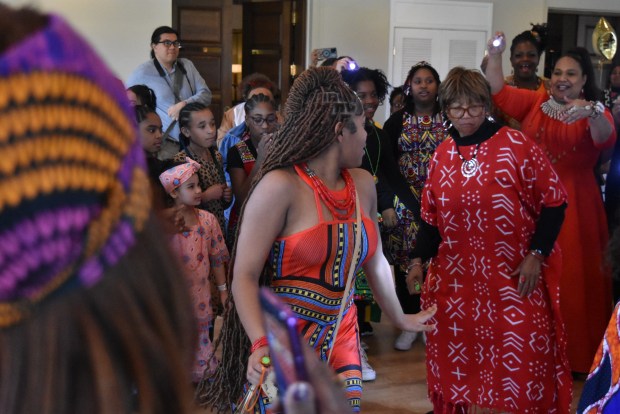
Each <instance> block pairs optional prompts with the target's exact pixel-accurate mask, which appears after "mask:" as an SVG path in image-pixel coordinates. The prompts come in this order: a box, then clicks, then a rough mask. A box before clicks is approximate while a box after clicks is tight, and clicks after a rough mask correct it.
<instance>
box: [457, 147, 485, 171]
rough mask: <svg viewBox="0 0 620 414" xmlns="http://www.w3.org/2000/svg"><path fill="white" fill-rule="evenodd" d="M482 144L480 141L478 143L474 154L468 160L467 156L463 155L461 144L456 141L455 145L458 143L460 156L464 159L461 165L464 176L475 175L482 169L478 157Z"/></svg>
mask: <svg viewBox="0 0 620 414" xmlns="http://www.w3.org/2000/svg"><path fill="white" fill-rule="evenodd" d="M480 144H481V143H480V142H479V143H478V144H477V145H476V148H474V155H472V157H471V159H470V160H466V159H465V157H463V155H461V151H460V150H459V146H458V145H457V144H456V143H454V145H456V152H457V154H458V155H459V158H460V159H461V161H463V164H462V165H461V174H463V177H465V178H469V177H473V176H474V175H476V173H477V172H478V170H479V169H480V163H479V162H478V160H477V159H476V156H477V155H478V149H479V148H480Z"/></svg>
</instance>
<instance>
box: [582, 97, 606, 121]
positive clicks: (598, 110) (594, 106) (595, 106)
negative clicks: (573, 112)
mask: <svg viewBox="0 0 620 414" xmlns="http://www.w3.org/2000/svg"><path fill="white" fill-rule="evenodd" d="M586 109H589V110H591V111H592V113H591V114H590V118H592V119H596V118H598V117H599V116H601V114H602V113H603V112H605V105H603V103H602V102H600V101H596V102H594V101H590V105H587V106H586Z"/></svg>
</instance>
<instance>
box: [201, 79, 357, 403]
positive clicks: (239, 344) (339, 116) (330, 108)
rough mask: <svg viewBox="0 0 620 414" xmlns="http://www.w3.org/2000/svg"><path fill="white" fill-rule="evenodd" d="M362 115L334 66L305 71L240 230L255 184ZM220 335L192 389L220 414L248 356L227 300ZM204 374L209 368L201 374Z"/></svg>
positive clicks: (236, 391) (235, 392) (314, 151)
mask: <svg viewBox="0 0 620 414" xmlns="http://www.w3.org/2000/svg"><path fill="white" fill-rule="evenodd" d="M362 114H363V108H362V104H361V102H360V101H359V99H358V98H357V96H356V95H355V93H354V92H353V91H352V90H351V89H350V88H349V87H348V86H347V85H346V84H345V83H344V82H343V80H342V78H341V77H340V74H339V73H338V72H337V71H336V70H335V69H333V68H329V67H317V68H310V69H308V70H307V71H305V72H303V73H302V74H301V75H299V77H298V78H297V79H296V80H295V83H293V86H292V88H291V90H290V93H289V96H288V100H287V102H286V107H285V121H284V124H283V125H282V127H281V128H280V130H279V131H278V132H277V133H276V134H275V136H274V137H273V138H272V143H271V146H270V151H269V153H268V154H267V156H266V158H265V161H264V162H263V163H262V164H261V167H260V169H259V171H258V173H257V174H256V177H255V178H254V181H253V182H252V187H251V188H250V191H249V193H248V196H247V198H246V202H245V203H244V204H243V206H242V208H241V216H240V218H239V226H238V230H237V232H238V231H239V229H240V228H241V225H242V223H243V217H244V211H245V206H246V203H247V200H249V199H250V197H251V195H252V193H253V192H254V189H255V188H256V185H257V184H258V182H259V181H260V180H261V179H262V178H263V177H264V176H265V174H267V173H268V172H270V171H273V170H275V169H279V168H286V167H291V166H293V165H295V164H299V163H303V162H306V161H309V160H312V159H313V158H315V157H317V156H318V155H320V154H321V153H322V152H323V151H325V149H327V148H328V147H329V146H330V145H331V144H332V143H333V142H334V141H335V140H336V137H337V135H336V134H335V133H334V131H335V128H336V124H337V123H338V122H342V123H343V124H344V126H345V128H347V129H348V130H350V131H351V132H355V129H356V127H355V124H354V116H359V115H362ZM236 254H237V244H236V243H235V245H234V247H233V250H232V253H231V258H230V263H231V266H230V268H229V272H228V279H229V282H230V280H231V279H232V278H231V276H232V274H233V266H234V263H235V257H236ZM270 283H271V274H270V273H269V271H268V269H267V268H265V269H263V272H262V274H261V277H260V280H259V284H260V285H262V286H268V285H269V284H270ZM228 300H229V301H230V302H232V303H228V304H227V306H226V309H227V310H226V313H225V314H224V324H223V327H222V332H221V334H220V336H219V337H218V338H217V340H216V341H215V345H214V346H215V349H217V348H218V347H219V346H220V345H222V344H223V347H222V358H221V363H220V365H219V366H218V369H217V371H216V373H215V375H214V376H213V377H212V378H205V379H203V380H202V381H201V383H200V384H199V386H198V388H197V390H196V396H197V399H198V401H199V403H200V404H201V405H205V406H210V407H213V408H215V409H217V410H218V412H223V411H225V410H229V408H230V404H231V403H232V402H236V401H237V399H238V398H239V397H240V395H241V392H242V389H243V385H244V383H245V372H246V369H247V363H248V358H249V357H250V345H251V344H250V341H249V338H248V336H247V335H246V333H245V331H244V329H243V325H242V324H241V320H240V319H239V316H238V314H237V312H236V310H235V309H234V306H232V304H233V303H234V298H233V296H232V295H230V296H229V298H228ZM205 372H208V370H205Z"/></svg>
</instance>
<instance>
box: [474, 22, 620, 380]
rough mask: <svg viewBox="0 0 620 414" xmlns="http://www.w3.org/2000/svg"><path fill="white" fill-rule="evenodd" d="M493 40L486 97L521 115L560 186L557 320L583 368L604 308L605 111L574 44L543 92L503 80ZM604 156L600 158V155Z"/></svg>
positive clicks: (575, 363) (608, 127)
mask: <svg viewBox="0 0 620 414" xmlns="http://www.w3.org/2000/svg"><path fill="white" fill-rule="evenodd" d="M498 39H499V40H500V41H499V42H498V43H499V46H497V47H495V46H493V45H491V46H489V61H488V65H487V72H486V73H487V78H488V80H489V83H490V84H491V90H492V92H493V94H494V95H493V101H494V103H495V104H496V105H497V106H498V107H499V108H500V109H501V110H502V111H503V112H505V113H506V114H508V115H510V116H511V117H513V118H515V119H517V120H518V121H519V122H521V130H522V131H523V132H524V133H525V134H526V135H527V136H529V137H530V138H531V139H533V140H534V141H535V142H536V143H537V144H538V146H539V147H540V148H541V149H542V150H543V151H544V152H545V153H546V154H547V157H548V158H549V160H550V161H551V163H552V165H553V167H554V168H555V170H556V171H557V173H558V175H559V176H560V179H561V181H562V184H563V185H564V187H565V188H566V192H567V193H568V208H567V210H566V220H565V222H564V226H563V227H562V231H561V233H560V236H559V237H558V243H559V244H560V247H561V248H562V258H563V266H562V278H561V289H560V290H561V292H562V295H561V304H560V307H561V309H562V319H563V320H564V323H565V324H566V330H567V333H568V358H569V361H570V365H571V369H572V371H574V372H578V373H587V372H588V370H589V368H590V364H591V362H592V358H593V357H594V354H595V352H596V350H597V348H598V344H599V341H600V338H601V336H602V335H603V332H604V331H605V327H606V326H607V321H608V320H609V316H610V313H611V309H612V295H611V278H610V274H609V272H608V271H607V270H606V269H605V266H604V261H603V260H602V259H603V252H604V251H605V246H606V245H607V239H608V233H607V221H606V219H605V210H604V208H603V200H602V198H601V192H600V189H599V186H598V183H597V181H596V176H595V174H594V170H595V167H596V164H597V161H598V160H599V158H600V156H601V153H602V151H603V150H605V149H611V148H612V147H613V145H614V142H615V138H616V134H615V131H614V126H613V118H612V115H611V113H610V112H609V110H606V109H605V107H604V105H603V104H602V103H601V102H598V101H597V100H598V99H601V96H602V94H601V93H600V90H598V88H597V87H596V82H595V75H594V71H593V68H592V63H591V62H590V56H589V55H588V53H587V51H586V50H585V49H579V48H578V49H575V50H573V51H570V52H568V53H567V54H566V55H565V56H564V57H562V58H560V59H559V60H558V61H557V62H556V64H555V67H554V69H553V73H552V75H551V80H550V89H549V93H550V95H548V94H546V93H540V92H535V91H528V90H523V89H516V88H510V87H505V86H504V82H503V75H502V66H501V53H502V52H503V50H504V47H505V46H504V43H503V34H500V35H499V38H498ZM603 162H604V160H603Z"/></svg>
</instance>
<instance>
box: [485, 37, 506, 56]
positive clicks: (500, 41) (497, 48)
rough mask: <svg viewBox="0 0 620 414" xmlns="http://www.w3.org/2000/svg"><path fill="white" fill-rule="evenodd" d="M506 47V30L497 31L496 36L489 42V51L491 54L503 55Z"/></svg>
mask: <svg viewBox="0 0 620 414" xmlns="http://www.w3.org/2000/svg"><path fill="white" fill-rule="evenodd" d="M505 49H506V37H505V36H504V32H495V36H493V37H492V38H490V39H489V41H488V42H487V52H489V55H501V54H502V53H504V50H505Z"/></svg>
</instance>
